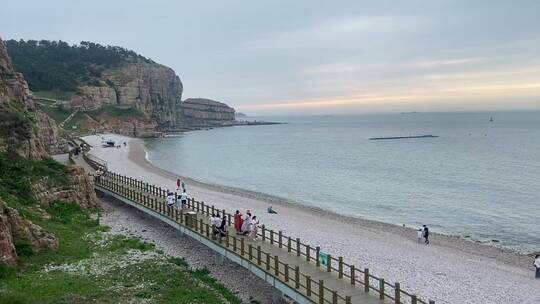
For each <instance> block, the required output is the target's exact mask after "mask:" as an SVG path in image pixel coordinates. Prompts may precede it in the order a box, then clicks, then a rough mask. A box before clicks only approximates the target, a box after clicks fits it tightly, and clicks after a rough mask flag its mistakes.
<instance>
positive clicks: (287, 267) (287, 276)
mask: <svg viewBox="0 0 540 304" xmlns="http://www.w3.org/2000/svg"><path fill="white" fill-rule="evenodd" d="M285 282H289V264H285Z"/></svg>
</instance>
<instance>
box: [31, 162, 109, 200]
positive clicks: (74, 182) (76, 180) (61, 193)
mask: <svg viewBox="0 0 540 304" xmlns="http://www.w3.org/2000/svg"><path fill="white" fill-rule="evenodd" d="M67 170H68V172H67V176H68V182H67V183H65V184H61V185H59V184H54V183H51V182H49V181H48V180H46V179H44V180H41V181H40V182H38V183H34V184H33V185H32V194H33V195H34V197H35V198H36V199H37V200H38V201H39V203H40V204H41V205H42V206H49V204H50V203H51V202H54V201H64V202H70V203H74V204H77V205H79V206H81V207H82V208H83V209H100V208H101V206H100V203H99V201H98V199H97V196H96V192H95V191H94V183H93V181H92V179H91V178H90V176H89V175H88V174H87V173H86V172H85V171H84V169H83V168H81V167H76V166H70V167H68V168H67Z"/></svg>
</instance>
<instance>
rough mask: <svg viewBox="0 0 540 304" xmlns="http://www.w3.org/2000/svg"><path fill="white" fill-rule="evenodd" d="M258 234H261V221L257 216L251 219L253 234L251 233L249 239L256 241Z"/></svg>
mask: <svg viewBox="0 0 540 304" xmlns="http://www.w3.org/2000/svg"><path fill="white" fill-rule="evenodd" d="M258 232H259V220H258V219H257V217H256V216H253V217H252V218H251V232H250V233H249V237H250V238H251V239H252V240H254V241H256V240H257V238H258V235H257V234H258Z"/></svg>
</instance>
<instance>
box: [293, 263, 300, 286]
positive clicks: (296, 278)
mask: <svg viewBox="0 0 540 304" xmlns="http://www.w3.org/2000/svg"><path fill="white" fill-rule="evenodd" d="M294 288H296V289H300V266H294Z"/></svg>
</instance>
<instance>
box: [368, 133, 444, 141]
mask: <svg viewBox="0 0 540 304" xmlns="http://www.w3.org/2000/svg"><path fill="white" fill-rule="evenodd" d="M435 137H439V136H437V135H431V134H426V135H412V136H394V137H371V138H370V139H369V140H383V139H408V138H435Z"/></svg>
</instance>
